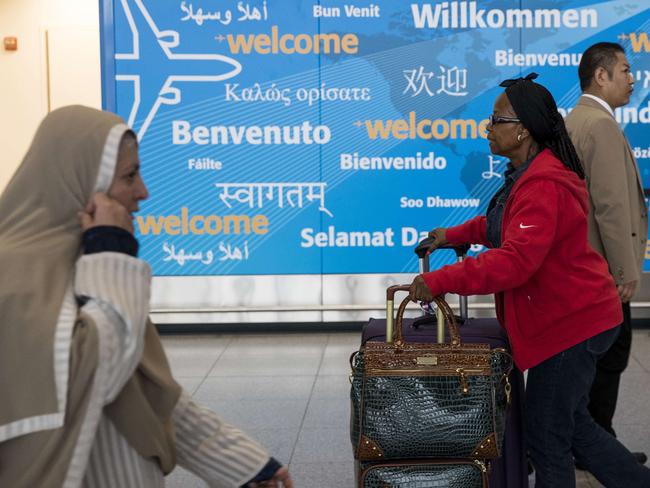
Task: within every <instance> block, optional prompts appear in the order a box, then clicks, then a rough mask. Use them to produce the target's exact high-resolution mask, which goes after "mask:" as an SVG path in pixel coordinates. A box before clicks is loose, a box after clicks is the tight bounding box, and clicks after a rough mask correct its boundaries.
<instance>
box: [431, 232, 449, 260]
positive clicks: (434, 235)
mask: <svg viewBox="0 0 650 488" xmlns="http://www.w3.org/2000/svg"><path fill="white" fill-rule="evenodd" d="M429 239H433V240H434V241H433V243H432V244H431V245H430V246H429V250H428V251H427V254H431V253H432V252H433V251H435V250H436V249H438V248H439V247H442V246H446V245H447V244H449V241H447V229H446V228H445V227H438V228H437V229H433V230H432V231H431V232H429Z"/></svg>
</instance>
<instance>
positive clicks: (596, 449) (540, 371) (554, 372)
mask: <svg viewBox="0 0 650 488" xmlns="http://www.w3.org/2000/svg"><path fill="white" fill-rule="evenodd" d="M619 331H620V327H615V328H614V329H610V330H608V331H605V332H602V333H601V334H598V335H597V336H594V337H592V338H590V339H587V340H586V341H584V342H581V343H579V344H576V345H575V346H573V347H571V348H569V349H566V350H565V351H562V352H561V353H559V354H556V355H555V356H553V357H551V358H549V359H547V360H546V361H544V362H543V363H541V364H538V365H537V366H535V367H534V368H531V369H530V370H529V371H528V382H527V384H526V420H525V433H526V444H527V445H528V448H529V451H530V459H531V461H532V463H533V466H534V467H535V488H575V483H576V481H575V467H574V461H573V458H574V457H575V459H576V460H577V461H578V462H580V463H581V464H582V465H584V466H585V468H586V469H587V470H589V471H590V472H591V473H592V474H593V475H594V476H595V477H596V479H597V480H598V481H600V483H602V484H603V485H605V486H606V487H607V488H632V487H635V488H636V487H639V488H640V487H642V486H643V487H646V486H647V487H650V469H648V468H647V467H645V466H643V465H641V464H639V463H638V462H637V461H636V459H635V458H634V456H633V455H632V453H631V452H630V451H628V450H627V449H626V448H625V447H624V446H623V445H622V444H621V443H620V442H618V440H616V438H615V437H614V436H612V435H611V434H610V433H609V432H607V431H606V430H605V429H603V428H602V427H601V426H600V425H598V424H597V423H596V422H595V421H594V419H593V418H592V417H591V415H590V413H589V410H588V409H587V404H588V401H589V390H590V388H591V385H592V383H593V380H594V376H595V374H596V362H597V360H598V359H599V358H600V357H602V355H603V354H604V353H605V352H606V351H608V350H609V349H610V347H611V346H612V344H613V343H614V341H615V340H616V338H617V336H618V334H619Z"/></svg>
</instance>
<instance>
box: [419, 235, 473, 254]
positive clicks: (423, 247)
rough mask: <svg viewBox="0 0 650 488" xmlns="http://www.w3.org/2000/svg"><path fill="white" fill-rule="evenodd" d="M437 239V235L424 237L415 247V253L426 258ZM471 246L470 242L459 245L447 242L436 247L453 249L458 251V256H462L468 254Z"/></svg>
mask: <svg viewBox="0 0 650 488" xmlns="http://www.w3.org/2000/svg"><path fill="white" fill-rule="evenodd" d="M435 241H436V238H435V237H427V238H426V239H422V241H420V243H419V244H418V245H417V247H416V248H415V249H414V252H415V254H417V255H418V257H419V258H420V259H424V258H425V257H426V256H427V254H430V252H429V250H430V249H431V246H432V245H433V243H434V242H435ZM469 248H470V246H469V244H461V245H459V246H454V245H452V244H445V245H444V246H440V247H437V248H436V249H453V250H454V251H455V252H456V256H457V257H461V256H464V255H465V254H467V251H469Z"/></svg>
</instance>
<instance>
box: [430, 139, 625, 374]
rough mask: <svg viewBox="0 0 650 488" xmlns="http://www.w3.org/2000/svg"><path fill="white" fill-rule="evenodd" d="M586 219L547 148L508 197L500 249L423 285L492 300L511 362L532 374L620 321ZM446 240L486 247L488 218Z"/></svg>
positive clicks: (581, 200) (568, 176)
mask: <svg viewBox="0 0 650 488" xmlns="http://www.w3.org/2000/svg"><path fill="white" fill-rule="evenodd" d="M588 212H589V202H588V195H587V188H586V185H585V182H584V181H583V180H581V179H580V178H579V177H578V175H576V174H575V173H574V172H573V171H571V170H570V169H568V168H566V167H565V166H564V165H563V164H562V162H561V161H560V160H559V159H557V158H556V157H555V156H554V155H553V153H552V152H551V151H550V150H548V149H545V150H543V151H542V152H541V153H540V154H539V155H538V156H537V157H536V158H535V159H534V160H533V161H532V163H531V164H530V166H529V167H528V169H527V170H526V172H525V173H524V174H523V175H522V176H521V177H520V178H519V179H518V180H517V182H516V183H515V185H514V187H513V188H512V191H511V192H510V196H509V197H508V201H507V202H506V206H505V208H504V211H503V224H502V229H501V242H502V244H501V247H500V248H495V249H490V250H488V251H486V252H484V253H482V254H479V255H478V256H477V257H475V258H471V257H470V258H467V259H466V260H465V261H463V262H462V263H458V264H454V265H451V266H444V267H443V268H441V269H439V270H438V271H434V272H431V273H425V274H424V275H423V278H424V280H425V282H426V283H427V285H428V286H429V288H430V289H431V292H432V293H433V294H434V295H440V294H442V293H458V294H460V295H481V294H488V293H495V294H496V296H495V303H496V309H497V317H498V319H499V322H501V324H503V325H504V327H505V329H506V330H507V332H508V337H509V338H510V344H511V346H512V351H513V356H514V360H515V363H516V364H517V366H518V367H519V369H521V370H522V371H523V370H526V369H528V368H532V367H533V366H536V365H537V364H539V363H541V362H542V361H544V360H546V359H548V358H550V357H551V356H554V355H556V354H558V353H559V352H561V351H564V350H566V349H568V348H570V347H572V346H574V345H576V344H578V343H580V342H582V341H584V340H586V339H588V338H590V337H593V336H595V335H597V334H599V333H601V332H603V331H605V330H608V329H611V328H613V327H615V326H617V325H618V324H620V323H621V322H622V321H623V316H622V311H621V302H620V299H619V297H618V294H617V292H616V285H615V284H614V279H613V278H612V277H611V275H610V274H609V271H608V268H607V262H606V261H605V259H604V258H602V257H601V256H600V255H599V254H598V253H597V252H596V251H594V250H593V249H592V248H591V246H590V245H589V243H588V241H587V215H588ZM447 240H448V241H449V243H451V244H465V243H471V244H482V245H484V246H486V247H489V246H490V244H489V242H488V241H487V237H486V219H485V217H484V216H479V217H475V218H474V219H472V220H469V221H467V222H465V223H464V224H461V225H459V226H456V227H451V228H449V229H447Z"/></svg>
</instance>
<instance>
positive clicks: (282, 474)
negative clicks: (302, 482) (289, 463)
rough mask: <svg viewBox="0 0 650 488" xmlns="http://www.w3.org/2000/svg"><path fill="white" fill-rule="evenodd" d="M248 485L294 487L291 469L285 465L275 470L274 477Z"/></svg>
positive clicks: (270, 487) (279, 487)
mask: <svg viewBox="0 0 650 488" xmlns="http://www.w3.org/2000/svg"><path fill="white" fill-rule="evenodd" d="M247 486H249V487H250V488H293V481H292V480H291V475H290V474H289V470H288V469H287V468H285V467H284V466H283V467H281V468H280V469H278V470H277V471H276V472H275V474H274V475H273V478H271V479H269V480H266V481H261V482H259V483H249V484H248V485H247Z"/></svg>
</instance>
